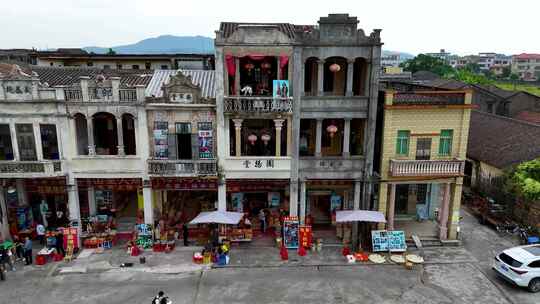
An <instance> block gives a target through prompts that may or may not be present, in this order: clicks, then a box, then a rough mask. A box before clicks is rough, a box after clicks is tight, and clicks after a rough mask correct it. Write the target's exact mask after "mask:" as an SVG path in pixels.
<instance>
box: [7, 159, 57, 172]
mask: <svg viewBox="0 0 540 304" xmlns="http://www.w3.org/2000/svg"><path fill="white" fill-rule="evenodd" d="M61 172H62V162H61V161H59V160H57V161H47V160H45V161H13V160H8V161H0V174H17V173H43V174H58V173H61Z"/></svg>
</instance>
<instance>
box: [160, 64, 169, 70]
mask: <svg viewBox="0 0 540 304" xmlns="http://www.w3.org/2000/svg"><path fill="white" fill-rule="evenodd" d="M161 69H162V70H167V69H169V66H168V65H162V66H161Z"/></svg>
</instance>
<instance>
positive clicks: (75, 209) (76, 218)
mask: <svg viewBox="0 0 540 304" xmlns="http://www.w3.org/2000/svg"><path fill="white" fill-rule="evenodd" d="M67 192H68V210H69V220H70V222H71V223H74V222H75V223H77V230H78V233H77V238H78V240H77V244H79V247H80V248H82V244H81V239H80V235H81V228H82V227H81V220H80V219H81V207H80V205H79V190H78V187H77V181H76V180H75V179H74V178H71V177H69V178H68V184H67Z"/></svg>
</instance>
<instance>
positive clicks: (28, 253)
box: [24, 237, 32, 265]
mask: <svg viewBox="0 0 540 304" xmlns="http://www.w3.org/2000/svg"><path fill="white" fill-rule="evenodd" d="M24 259H25V261H26V265H32V241H31V240H30V238H29V237H26V238H25V241H24Z"/></svg>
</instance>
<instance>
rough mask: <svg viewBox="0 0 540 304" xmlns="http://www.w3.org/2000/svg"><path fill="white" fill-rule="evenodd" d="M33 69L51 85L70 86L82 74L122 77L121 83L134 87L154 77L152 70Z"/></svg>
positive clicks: (92, 76) (145, 83)
mask: <svg viewBox="0 0 540 304" xmlns="http://www.w3.org/2000/svg"><path fill="white" fill-rule="evenodd" d="M32 71H34V72H36V73H37V74H38V77H39V80H40V82H41V83H48V84H49V86H69V85H72V84H74V83H78V82H79V81H80V80H79V79H80V77H81V76H89V77H90V78H92V79H94V78H95V77H96V76H97V75H100V74H101V75H105V77H107V78H108V77H120V85H121V86H123V87H133V86H135V85H144V86H147V85H148V83H149V82H150V79H151V78H152V74H153V71H152V70H112V69H106V70H104V69H98V68H77V67H73V68H72V67H62V68H57V67H37V66H35V67H32Z"/></svg>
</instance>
